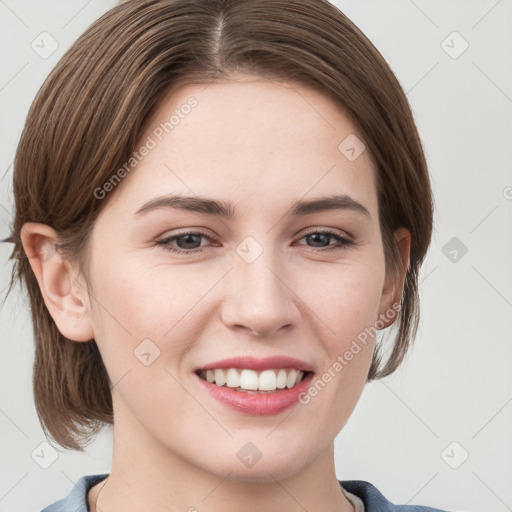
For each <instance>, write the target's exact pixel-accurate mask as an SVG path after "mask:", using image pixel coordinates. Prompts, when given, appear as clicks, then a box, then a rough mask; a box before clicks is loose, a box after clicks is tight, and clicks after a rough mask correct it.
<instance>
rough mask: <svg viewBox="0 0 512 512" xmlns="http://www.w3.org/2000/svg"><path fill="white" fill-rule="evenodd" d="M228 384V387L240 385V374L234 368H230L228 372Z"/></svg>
mask: <svg viewBox="0 0 512 512" xmlns="http://www.w3.org/2000/svg"><path fill="white" fill-rule="evenodd" d="M215 371H217V370H215ZM226 386H227V387H228V388H238V387H239V386H240V376H239V375H238V372H237V371H236V370H235V369H234V368H230V369H229V370H228V371H227V373H226Z"/></svg>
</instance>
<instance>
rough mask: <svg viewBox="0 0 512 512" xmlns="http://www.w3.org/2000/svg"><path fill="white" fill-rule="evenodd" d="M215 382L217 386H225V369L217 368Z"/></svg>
mask: <svg viewBox="0 0 512 512" xmlns="http://www.w3.org/2000/svg"><path fill="white" fill-rule="evenodd" d="M214 373H215V384H217V386H224V384H226V374H225V373H224V370H215V372H214Z"/></svg>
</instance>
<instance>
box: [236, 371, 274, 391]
mask: <svg viewBox="0 0 512 512" xmlns="http://www.w3.org/2000/svg"><path fill="white" fill-rule="evenodd" d="M244 371H246V370H244ZM276 381H277V377H276V372H275V371H274V370H264V371H262V372H261V373H260V378H259V385H258V388H259V389H260V390H261V391H272V390H274V389H276V387H277V386H276Z"/></svg>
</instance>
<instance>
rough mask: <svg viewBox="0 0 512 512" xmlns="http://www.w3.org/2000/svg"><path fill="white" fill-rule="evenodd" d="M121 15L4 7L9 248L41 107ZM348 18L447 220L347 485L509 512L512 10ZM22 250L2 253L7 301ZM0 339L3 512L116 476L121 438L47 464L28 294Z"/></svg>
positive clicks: (32, 4) (0, 80)
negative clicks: (418, 149) (401, 358)
mask: <svg viewBox="0 0 512 512" xmlns="http://www.w3.org/2000/svg"><path fill="white" fill-rule="evenodd" d="M114 4H115V2H113V1H105V0H101V1H100V0H89V1H84V0H80V1H78V0H61V1H55V0H53V1H48V0H47V1H45V2H41V1H35V0H34V1H23V0H16V1H15V0H2V1H0V20H1V24H0V38H1V39H0V52H1V66H0V73H1V74H0V105H1V116H0V130H1V132H0V133H1V146H0V148H1V151H0V236H1V237H2V238H3V237H5V236H7V235H8V234H9V230H10V223H11V220H12V212H13V194H12V162H13V158H14V154H15V149H16V145H17V143H18V140H19V137H20V135H21V130H22V127H23V123H24V120H25V116H26V114H27V111H28V108H29V106H30V104H31V102H32V100H33V98H34V95H35V94H36V92H37V90H38V88H39V86H40V85H41V83H42V81H43V80H44V78H45V77H46V75H47V74H48V73H49V71H50V70H51V69H52V68H53V66H54V65H55V64H56V63H57V61H58V59H59V58H60V56H61V55H62V54H63V53H64V51H65V50H66V49H67V48H68V47H69V46H70V44H71V43H72V42H73V41H74V40H75V39H76V38H77V37H78V36H79V35H80V34H81V33H82V32H83V30H85V28H86V27H88V26H89V24H90V23H91V22H92V21H93V20H95V19H96V18H98V17H99V16H100V15H101V14H102V13H103V12H105V11H106V10H108V9H109V8H110V7H111V6H113V5H114ZM335 4H336V5H337V6H338V7H339V8H340V9H341V10H343V11H344V12H345V13H346V14H347V15H348V16H349V17H350V18H351V19H352V20H353V21H354V22H355V23H356V24H357V25H358V26H359V27H360V28H361V29H362V30H363V32H365V33H366V34H367V36H368V37H369V38H370V39H371V40H372V41H373V42H374V44H375V45H376V46H377V48H378V49H379V50H380V51H381V52H382V54H383V55H384V57H385V58H386V59H387V61H388V62H389V64H390V65H391V67H392V69H393V70H394V72H395V73H396V75H397V77H398V79H399V81H400V82H401V84H402V86H403V88H404V90H405V91H406V93H407V97H408V98H409V101H410V103H411V106H412V108H413V111H414V115H415V119H416V121H417V125H418V128H419V131H420V135H421V137H422V141H423V144H424V147H425V151H426V154H427V158H428V163H429V166H430V172H431V174H432V182H433V188H434V194H435V208H436V209H435V230H434V235H433V240H432V245H431V248H430V250H429V253H428V257H427V260H426V263H425V265H424V268H423V270H422V277H421V284H420V290H421V306H422V317H421V325H420V329H419V332H418V336H417V338H416V342H415V346H414V349H413V352H412V353H411V355H410V356H409V358H408V359H407V363H406V365H405V366H403V367H402V368H401V369H400V370H399V371H398V372H396V373H395V374H394V375H392V376H390V377H388V378H386V379H384V380H382V381H378V382H374V383H371V384H369V385H367V386H366V388H365V390H364V392H363V395H362V397H361V400H360V402H359V403H358V405H357V407H356V409H355V411H354V413H353V414H352V416H351V417H350V419H349V421H348V423H347V424H346V426H345V427H344V428H343V430H342V431H341V432H340V434H339V435H338V436H337V438H336V470H337V475H338V478H339V479H344V480H346V479H363V480H367V481H370V482H372V483H373V484H374V485H375V486H377V487H378V488H379V489H380V490H381V492H382V493H383V494H384V495H385V496H386V497H387V498H388V499H390V500H391V501H393V502H395V503H400V504H406V503H407V504H428V505H430V506H434V507H438V508H442V509H446V510H451V511H452V510H453V511H468V512H469V511H470V512H477V511H482V510H485V511H486V512H505V511H507V510H512V488H511V485H510V482H512V462H511V461H512V457H511V455H512V439H511V436H510V432H511V431H512V430H511V427H512V421H511V420H512V403H511V402H512V385H511V384H512V371H511V360H512V357H511V356H512V343H511V341H512V339H511V336H510V333H511V323H512V322H511V320H512V314H511V313H512V266H511V264H510V262H511V261H512V242H511V211H512V175H511V163H512V158H511V156H512V155H511V152H510V140H511V135H512V133H511V127H512V116H511V114H512V68H511V65H510V48H512V26H511V19H512V18H511V15H512V2H511V1H510V0H501V1H496V0H482V1H468V0H459V1H454V0H451V1H447V0H442V1H441V0H438V1H433V0H429V1H427V0H415V1H412V0H410V1H408V0H396V1H391V0H372V1H369V0H366V1H361V0H359V1H358V0H350V1H349V0H347V1H337V2H335ZM43 32H47V33H48V34H49V35H50V36H51V39H50V38H48V35H44V34H43V35H41V34H42V33H43ZM41 37H45V38H48V39H47V41H49V42H51V41H52V40H55V41H56V44H58V47H56V49H55V51H54V52H53V53H52V54H51V55H49V56H48V55H41V49H39V50H38V51H36V50H35V49H34V48H37V46H36V45H35V44H34V43H33V42H34V41H35V42H36V43H37V41H40V38H41ZM53 44H55V43H53ZM45 47H46V48H47V51H50V50H52V47H51V45H48V44H47V45H45ZM11 248H12V246H11V245H10V244H0V258H1V261H2V266H1V268H2V272H1V275H0V290H1V291H2V294H1V297H2V298H3V297H4V295H5V289H6V286H7V283H8V279H9V275H10V269H11V262H10V261H9V254H10V251H11ZM0 328H1V357H0V365H1V369H0V390H1V399H0V429H1V438H0V439H1V445H0V450H1V451H0V472H1V477H0V511H9V512H22V511H23V512H28V511H31V512H32V511H34V512H35V511H40V510H41V509H42V508H44V506H46V505H48V504H50V503H52V502H54V501H56V500H58V499H60V498H63V497H64V496H65V495H67V493H68V492H69V491H70V489H71V488H72V486H73V483H74V482H76V481H77V480H78V478H80V477H81V476H82V475H85V474H93V473H103V472H108V471H109V470H110V461H111V453H112V452H111V442H112V439H111V432H110V431H109V430H108V429H105V430H104V431H103V433H102V434H101V435H100V436H99V437H98V438H97V440H96V441H95V442H94V443H93V444H92V445H90V447H89V448H88V449H87V451H86V452H85V453H77V452H73V451H66V450H63V449H61V450H60V451H59V450H56V451H51V452H49V451H48V450H47V453H54V454H55V457H54V458H55V460H51V458H50V459H48V458H47V459H46V460H45V461H43V465H48V467H47V468H46V469H45V468H44V467H41V461H37V457H35V456H34V454H35V453H39V452H40V450H41V443H42V442H45V437H44V434H43V432H42V429H41V427H40V425H39V422H38V419H37V416H36V413H35V409H34V404H33V396H32V390H31V365H32V360H33V338H32V326H31V323H30V316H29V309H28V302H27V300H26V299H25V298H24V296H23V295H22V294H21V293H20V292H19V290H15V291H14V292H13V293H12V294H11V296H10V297H9V299H8V300H7V301H6V303H5V306H4V307H3V308H2V310H1V311H0ZM43 447H44V445H43ZM38 450H39V452H38Z"/></svg>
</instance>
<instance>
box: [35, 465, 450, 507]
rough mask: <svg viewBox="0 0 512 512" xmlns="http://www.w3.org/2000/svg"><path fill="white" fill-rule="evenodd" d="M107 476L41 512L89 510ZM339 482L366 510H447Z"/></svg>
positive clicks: (93, 478) (90, 479)
mask: <svg viewBox="0 0 512 512" xmlns="http://www.w3.org/2000/svg"><path fill="white" fill-rule="evenodd" d="M107 476H108V473H105V474H101V475H86V476H83V477H82V478H80V479H79V480H78V482H77V483H76V485H75V486H74V487H73V489H71V491H70V493H69V494H68V495H67V496H66V497H65V498H64V499H62V500H59V501H56V502H55V503H53V504H52V505H50V506H48V507H46V508H45V509H44V510H42V511H41V512H89V508H88V504H87V493H88V492H89V489H90V488H91V487H92V486H93V485H95V484H97V483H98V482H100V481H101V480H104V479H105V478H106V477H107ZM338 482H339V484H340V486H341V487H342V489H345V490H346V491H348V492H350V493H352V494H355V495H356V496H358V497H359V498H361V500H362V501H363V503H364V510H365V512H399V511H400V512H446V511H443V510H440V509H438V508H432V507H423V506H418V505H394V504H393V503H391V502H390V501H388V500H387V499H386V498H384V496H383V495H382V494H381V493H380V492H379V490H378V489H377V488H376V487H374V486H373V485H372V484H371V483H370V482H365V481H364V480H338Z"/></svg>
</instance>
